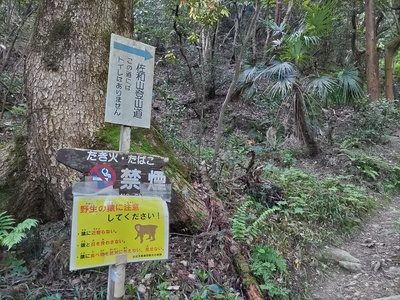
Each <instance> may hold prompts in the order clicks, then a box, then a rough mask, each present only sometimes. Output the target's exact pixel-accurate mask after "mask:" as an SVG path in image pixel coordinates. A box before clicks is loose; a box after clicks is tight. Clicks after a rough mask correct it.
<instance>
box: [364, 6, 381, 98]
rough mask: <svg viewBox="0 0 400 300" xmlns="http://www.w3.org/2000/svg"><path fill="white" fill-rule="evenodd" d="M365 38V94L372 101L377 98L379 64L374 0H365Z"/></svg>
mask: <svg viewBox="0 0 400 300" xmlns="http://www.w3.org/2000/svg"><path fill="white" fill-rule="evenodd" d="M365 40H366V48H365V55H366V77H367V94H368V98H369V99H370V100H372V101H375V100H378V99H379V66H378V50H377V48H376V46H377V44H376V26H375V1H374V0H366V1H365Z"/></svg>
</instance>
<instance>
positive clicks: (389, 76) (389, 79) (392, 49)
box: [385, 36, 400, 100]
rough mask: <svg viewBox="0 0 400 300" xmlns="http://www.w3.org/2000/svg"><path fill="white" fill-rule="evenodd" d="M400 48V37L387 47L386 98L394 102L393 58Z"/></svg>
mask: <svg viewBox="0 0 400 300" xmlns="http://www.w3.org/2000/svg"><path fill="white" fill-rule="evenodd" d="M399 47H400V36H397V37H396V38H395V39H394V40H392V41H390V42H389V43H388V44H387V45H386V46H385V96H386V99H388V100H394V91H393V57H394V55H395V54H396V52H397V50H398V49H399Z"/></svg>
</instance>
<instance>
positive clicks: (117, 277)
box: [56, 34, 170, 299]
mask: <svg viewBox="0 0 400 300" xmlns="http://www.w3.org/2000/svg"><path fill="white" fill-rule="evenodd" d="M154 55H155V47H152V46H150V45H146V44H143V43H140V42H136V41H133V40H130V39H127V38H125V37H122V36H118V35H116V34H111V41H110V59H109V69H108V83H107V97H106V109H105V121H106V122H109V123H114V124H120V125H121V132H120V143H119V152H114V151H103V150H98V151H96V150H87V149H60V150H59V151H58V152H57V156H56V158H57V160H58V161H60V162H61V163H64V164H65V165H67V166H69V167H71V168H74V169H76V170H78V171H81V172H84V173H87V174H88V175H89V176H90V177H88V178H89V180H90V181H91V182H92V183H93V186H94V187H95V188H96V187H97V188H99V189H103V188H107V187H111V186H112V187H113V188H118V189H119V194H122V195H135V194H140V192H141V190H142V191H143V190H144V188H142V187H141V184H142V183H145V184H146V186H147V187H148V188H146V193H147V190H150V189H151V196H152V197H158V198H162V199H164V200H168V199H169V198H168V197H170V196H169V195H168V191H166V189H165V187H166V186H167V185H168V183H169V182H168V179H167V178H166V176H165V175H164V173H163V171H162V167H163V166H164V165H165V164H167V163H168V159H167V158H163V157H157V156H152V155H143V154H133V153H129V149H130V142H131V141H130V140H131V139H130V136H131V127H130V126H134V127H142V128H150V120H151V102H152V89H153V77H154ZM160 187H161V188H160ZM158 188H160V189H158ZM169 192H170V191H169ZM157 193H158V194H157ZM70 194H71V191H70V190H67V191H66V199H68V197H69V196H70ZM147 195H148V194H147ZM165 207H166V204H165ZM138 226H139V227H140V225H138ZM126 262H127V255H126V254H121V255H118V256H117V257H116V261H115V264H114V265H111V266H110V267H109V274H108V291H107V299H123V297H124V294H125V290H124V285H125V267H126Z"/></svg>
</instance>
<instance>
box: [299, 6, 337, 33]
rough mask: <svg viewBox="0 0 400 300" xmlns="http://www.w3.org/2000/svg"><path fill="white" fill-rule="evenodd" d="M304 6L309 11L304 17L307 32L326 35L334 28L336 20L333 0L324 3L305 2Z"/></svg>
mask: <svg viewBox="0 0 400 300" xmlns="http://www.w3.org/2000/svg"><path fill="white" fill-rule="evenodd" d="M303 8H304V9H305V10H306V11H307V13H306V16H305V18H304V23H305V24H306V32H310V33H313V34H315V35H318V36H326V35H328V34H329V33H330V32H331V31H332V29H333V23H334V21H335V18H336V15H335V10H334V8H335V3H334V1H332V0H329V1H324V2H323V3H315V2H314V3H311V4H310V3H309V2H304V3H303Z"/></svg>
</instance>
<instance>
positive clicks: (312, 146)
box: [293, 84, 321, 157]
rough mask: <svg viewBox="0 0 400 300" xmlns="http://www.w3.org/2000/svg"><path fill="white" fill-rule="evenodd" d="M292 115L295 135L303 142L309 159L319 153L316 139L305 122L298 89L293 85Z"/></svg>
mask: <svg viewBox="0 0 400 300" xmlns="http://www.w3.org/2000/svg"><path fill="white" fill-rule="evenodd" d="M293 90H294V99H293V114H294V125H295V131H296V135H297V136H298V137H299V138H300V139H301V140H302V141H303V142H304V144H305V145H306V146H307V148H308V152H309V154H310V156H311V157H313V156H315V155H317V154H318V153H320V152H321V150H320V148H319V146H318V143H317V141H316V139H315V138H314V136H313V134H312V131H311V129H310V126H309V125H308V122H307V114H306V108H305V104H304V99H303V95H302V92H301V90H300V87H299V85H298V84H294V85H293Z"/></svg>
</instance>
